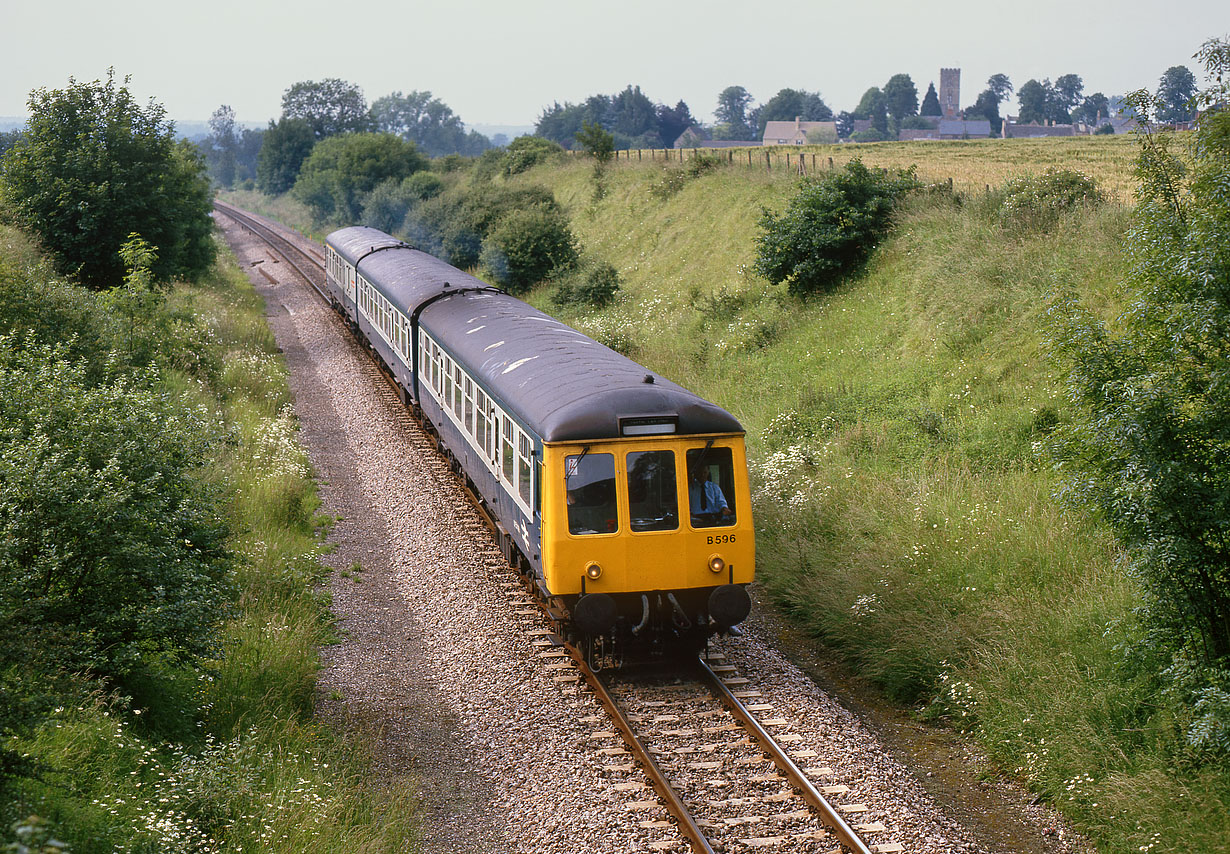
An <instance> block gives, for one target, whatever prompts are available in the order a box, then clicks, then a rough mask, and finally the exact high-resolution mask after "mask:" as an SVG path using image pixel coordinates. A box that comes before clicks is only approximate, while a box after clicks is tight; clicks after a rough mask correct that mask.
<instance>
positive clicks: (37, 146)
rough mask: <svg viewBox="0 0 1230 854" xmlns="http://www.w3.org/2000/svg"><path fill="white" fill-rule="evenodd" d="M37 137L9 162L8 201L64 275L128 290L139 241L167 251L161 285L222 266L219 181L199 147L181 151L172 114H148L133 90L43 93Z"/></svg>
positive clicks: (106, 87) (19, 145) (104, 87)
mask: <svg viewBox="0 0 1230 854" xmlns="http://www.w3.org/2000/svg"><path fill="white" fill-rule="evenodd" d="M29 109H30V123H29V129H28V130H27V131H25V133H24V134H23V135H22V136H21V137H20V138H19V139H18V140H17V142H16V144H15V145H14V146H13V147H12V148H11V149H10V150H9V151H8V152H7V153H6V154H5V155H4V161H3V170H2V171H3V174H4V181H3V182H0V193H2V194H3V196H4V197H5V198H6V199H7V200H8V201H9V203H10V204H11V205H12V208H13V211H14V213H15V214H16V216H17V217H18V219H19V220H20V221H21V222H22V223H23V224H25V225H26V226H28V227H29V228H30V229H31V230H33V231H34V232H36V233H37V234H38V235H39V237H40V238H41V239H42V241H43V244H44V245H45V246H47V248H48V250H49V251H50V252H51V253H52V254H53V255H54V256H55V258H56V265H57V267H58V268H59V269H60V270H61V271H62V272H63V273H65V274H68V275H74V276H77V277H78V278H79V279H80V280H81V281H82V282H84V283H85V284H88V285H89V286H91V287H94V288H110V287H114V286H116V285H119V284H120V282H121V281H122V280H123V276H124V265H123V263H122V262H121V260H120V257H119V249H120V245H121V244H123V243H124V241H126V240H127V239H128V237H129V235H131V234H132V233H133V232H136V233H138V234H140V235H141V236H142V237H144V238H145V239H146V240H148V241H149V242H150V243H151V244H153V245H154V246H156V247H158V249H159V256H158V259H157V262H156V264H155V266H154V267H153V272H154V275H155V278H156V279H157V280H158V281H169V280H170V279H172V278H177V277H179V278H196V277H198V276H200V275H201V274H202V273H204V272H205V271H206V270H208V269H209V267H210V266H211V265H212V264H213V259H214V242H213V235H212V231H213V222H212V220H211V219H210V216H209V214H210V191H209V181H208V179H207V178H206V177H205V164H204V162H203V161H202V160H201V158H200V154H199V152H198V151H197V148H196V146H194V145H192V144H191V143H188V142H180V143H176V142H175V134H174V129H173V127H172V124H171V122H169V121H167V119H166V110H165V109H163V107H162V106H161V105H158V104H155V103H151V104H150V105H149V106H148V107H146V108H144V109H143V108H141V107H140V106H139V105H138V104H137V102H136V100H135V99H134V98H133V96H132V93H131V92H129V90H128V87H127V86H126V85H124V86H119V87H117V86H116V85H115V80H114V77H112V76H110V75H109V76H108V77H107V82H106V83H102V82H99V81H95V82H93V83H77V82H76V81H74V80H72V79H71V78H70V80H69V86H68V88H67V89H64V90H52V91H49V90H47V89H39V90H37V91H35V92H34V93H33V94H32V95H31V96H30V100H29Z"/></svg>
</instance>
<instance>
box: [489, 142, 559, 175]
mask: <svg viewBox="0 0 1230 854" xmlns="http://www.w3.org/2000/svg"><path fill="white" fill-rule="evenodd" d="M563 152H564V147H563V146H562V145H560V144H559V143H558V142H552V141H551V140H549V139H544V138H543V137H541V136H528V135H527V136H519V137H517V138H516V139H514V140H513V141H512V142H510V143H509V144H508V150H507V151H506V152H505V154H504V174H505V175H519V174H521V173H522V172H525V171H526V170H528V169H531V168H533V167H535V166H537V165H538V164H540V163H546V162H547V161H548V160H550V159H551V158H552V157H556V156H558V155H560V154H563Z"/></svg>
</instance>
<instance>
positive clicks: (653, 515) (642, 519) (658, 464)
mask: <svg viewBox="0 0 1230 854" xmlns="http://www.w3.org/2000/svg"><path fill="white" fill-rule="evenodd" d="M677 491H678V490H677V489H676V486H675V453H674V452H673V451H635V452H633V453H631V454H628V510H629V512H630V514H631V519H630V520H629V522H628V524H629V525H630V526H631V528H632V530H634V531H674V530H675V529H677V528H678V527H679V498H678V495H677Z"/></svg>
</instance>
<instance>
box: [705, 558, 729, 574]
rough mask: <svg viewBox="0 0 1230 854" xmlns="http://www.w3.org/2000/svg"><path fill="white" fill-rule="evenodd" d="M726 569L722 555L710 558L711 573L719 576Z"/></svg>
mask: <svg viewBox="0 0 1230 854" xmlns="http://www.w3.org/2000/svg"><path fill="white" fill-rule="evenodd" d="M725 569H726V561H724V560H722V556H721V555H714V556H713V557H711V558H709V571H710V572H712V573H714V574H717V573H719V572H722V571H724V570H725Z"/></svg>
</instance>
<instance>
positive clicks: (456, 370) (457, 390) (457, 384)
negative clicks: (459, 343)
mask: <svg viewBox="0 0 1230 854" xmlns="http://www.w3.org/2000/svg"><path fill="white" fill-rule="evenodd" d="M453 383H454V385H453V414H454V415H456V416H457V420H458V421H460V420H461V366H460V365H456V364H454V365H453Z"/></svg>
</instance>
